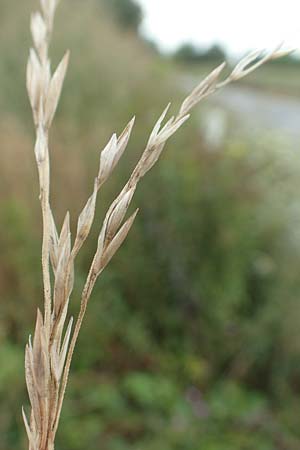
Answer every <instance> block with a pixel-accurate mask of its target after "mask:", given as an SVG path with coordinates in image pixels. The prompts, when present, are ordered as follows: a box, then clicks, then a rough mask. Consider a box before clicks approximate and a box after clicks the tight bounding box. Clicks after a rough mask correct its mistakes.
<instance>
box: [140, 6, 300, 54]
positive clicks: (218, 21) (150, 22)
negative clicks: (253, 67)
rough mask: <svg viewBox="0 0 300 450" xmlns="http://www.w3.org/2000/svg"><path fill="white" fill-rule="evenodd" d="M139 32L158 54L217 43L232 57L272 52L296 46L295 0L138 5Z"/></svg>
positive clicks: (299, 29) (299, 19)
mask: <svg viewBox="0 0 300 450" xmlns="http://www.w3.org/2000/svg"><path fill="white" fill-rule="evenodd" d="M138 2H139V3H140V4H141V5H142V7H143V9H144V11H145V22H144V28H143V29H144V32H145V34H146V35H147V36H149V37H150V38H151V39H154V40H155V41H156V42H158V43H159V44H160V45H161V46H162V48H163V49H166V50H172V49H174V48H176V47H177V46H178V45H179V44H180V43H183V42H190V41H191V42H194V43H196V44H200V45H203V46H206V45H211V44H212V43H215V42H219V43H222V44H223V45H224V46H225V47H226V48H227V49H228V50H230V51H231V52H233V53H236V54H238V53H243V52H245V51H247V50H249V49H253V48H261V47H263V48H265V47H266V48H271V47H274V46H276V45H277V44H278V43H280V42H281V41H285V42H286V43H287V45H288V46H292V47H300V1H299V0H284V1H279V0H206V1H202V0H138Z"/></svg>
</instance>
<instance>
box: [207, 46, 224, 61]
mask: <svg viewBox="0 0 300 450" xmlns="http://www.w3.org/2000/svg"><path fill="white" fill-rule="evenodd" d="M201 58H202V59H206V60H207V61H224V59H226V53H225V50H224V49H223V48H222V47H221V46H220V45H219V44H214V45H212V46H211V47H210V48H209V49H208V50H207V51H206V52H204V53H202V56H201Z"/></svg>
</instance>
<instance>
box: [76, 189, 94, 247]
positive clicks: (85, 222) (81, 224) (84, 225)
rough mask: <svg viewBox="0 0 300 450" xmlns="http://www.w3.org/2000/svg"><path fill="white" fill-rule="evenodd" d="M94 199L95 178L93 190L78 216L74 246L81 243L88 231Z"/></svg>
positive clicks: (90, 224) (92, 218)
mask: <svg viewBox="0 0 300 450" xmlns="http://www.w3.org/2000/svg"><path fill="white" fill-rule="evenodd" d="M96 200H97V180H95V184H94V192H93V194H92V195H91V197H90V198H89V199H88V201H87V203H86V205H85V207H84V208H83V210H82V212H81V214H80V216H79V218H78V224H77V234H76V240H75V244H74V248H76V247H77V246H78V245H79V244H81V243H82V242H83V241H84V240H85V239H86V238H87V236H88V234H89V232H90V229H91V226H92V223H93V220H94V215H95V207H96Z"/></svg>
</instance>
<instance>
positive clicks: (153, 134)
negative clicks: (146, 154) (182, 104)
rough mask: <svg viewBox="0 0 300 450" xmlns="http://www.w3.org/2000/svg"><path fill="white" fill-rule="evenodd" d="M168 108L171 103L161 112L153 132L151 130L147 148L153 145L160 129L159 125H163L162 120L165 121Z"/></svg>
mask: <svg viewBox="0 0 300 450" xmlns="http://www.w3.org/2000/svg"><path fill="white" fill-rule="evenodd" d="M170 106H171V103H169V104H168V105H167V107H166V109H165V110H164V111H163V113H162V115H161V116H160V117H159V119H158V121H157V122H156V124H155V125H154V127H153V130H152V132H151V134H150V138H149V140H148V147H152V146H153V145H154V144H155V142H156V138H157V135H158V133H159V130H160V128H161V124H162V123H163V121H164V119H165V117H166V115H167V113H168V111H169V109H170Z"/></svg>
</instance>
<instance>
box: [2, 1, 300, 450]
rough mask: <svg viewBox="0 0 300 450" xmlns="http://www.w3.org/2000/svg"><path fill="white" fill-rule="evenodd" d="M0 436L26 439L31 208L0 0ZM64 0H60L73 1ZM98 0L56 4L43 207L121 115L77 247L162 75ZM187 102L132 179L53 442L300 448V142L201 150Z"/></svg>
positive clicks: (12, 48)
mask: <svg viewBox="0 0 300 450" xmlns="http://www.w3.org/2000/svg"><path fill="white" fill-rule="evenodd" d="M103 1H104V0H103ZM0 5H1V15H0V24H1V27H0V54H1V60H0V81H1V92H0V99H1V109H0V115H1V120H0V129H1V139H2V140H1V142H2V145H1V155H0V171H1V176H0V205H1V216H0V217H1V218H0V298H1V306H0V361H1V364H0V404H1V407H0V434H1V440H0V450H9V449H14V448H21V447H23V448H26V439H25V433H24V432H23V427H22V423H21V414H20V409H21V405H22V404H24V405H28V400H27V396H26V392H25V383H24V374H23V372H24V369H23V349H24V344H25V341H26V340H27V337H28V334H29V333H32V331H33V324H34V319H35V314H36V308H37V306H38V305H39V306H41V303H42V299H41V292H42V289H41V271H40V245H41V244H40V241H41V219H40V211H39V202H38V185H37V175H36V171H35V164H34V156H33V151H32V145H33V130H32V124H31V114H30V110H29V106H28V101H27V98H26V93H25V87H24V85H25V82H24V78H25V66H26V55H27V51H28V47H29V45H30V37H29V32H28V17H29V11H31V10H32V8H33V6H34V5H35V6H36V5H37V2H34V1H28V2H22V3H20V2H18V1H17V0H1V1H0ZM74 5H75V6H74ZM102 6H103V5H102V1H101V0H85V2H84V6H83V5H82V3H81V2H79V1H75V0H73V2H72V4H71V2H70V1H68V0H64V1H63V2H61V6H60V8H59V14H58V19H57V28H56V34H55V40H54V45H53V49H52V51H53V54H54V63H56V62H57V61H58V58H59V57H60V56H61V54H62V52H63V50H64V49H65V48H70V49H71V53H72V59H71V65H70V70H69V74H68V76H67V80H66V85H65V90H64V94H63V97H62V102H61V106H60V109H59V111H58V114H57V119H56V122H55V126H54V128H53V132H52V134H51V144H52V145H51V151H52V169H53V170H52V174H53V181H52V201H53V205H54V209H55V211H56V218H57V220H58V222H59V223H61V221H62V217H63V215H64V213H65V209H66V208H67V207H68V208H69V209H70V212H71V216H72V217H73V228H74V226H75V224H76V220H75V217H76V214H78V212H79V211H80V210H81V208H82V206H83V204H84V202H85V199H86V198H87V196H88V195H89V192H90V191H91V189H92V184H93V177H94V175H95V167H97V165H98V158H99V150H100V149H101V148H103V146H104V144H105V142H106V141H107V140H108V138H109V136H110V135H111V133H112V132H113V131H116V130H117V131H119V130H121V129H122V128H123V127H124V125H125V124H126V123H127V122H128V120H129V119H130V118H131V116H132V115H134V114H136V115H137V123H136V129H135V132H134V134H133V137H132V142H131V144H130V146H129V148H128V152H127V154H126V155H125V156H124V158H123V160H122V162H121V164H120V167H119V168H118V170H116V172H115V176H114V177H113V179H111V180H110V181H109V182H108V184H107V186H106V188H105V190H104V191H103V194H102V202H101V204H100V205H99V212H98V215H97V217H96V226H95V229H94V231H93V233H92V236H91V239H90V240H89V241H88V243H87V246H86V248H85V250H84V251H83V254H82V257H81V259H80V261H79V265H78V267H77V274H76V287H75V295H74V298H73V304H72V313H74V314H75V313H76V311H77V310H78V306H79V305H78V299H79V294H80V289H81V287H82V284H83V282H84V277H85V275H86V273H87V270H88V265H89V262H90V259H91V255H92V252H93V249H94V247H95V241H96V239H97V231H98V230H99V227H100V224H101V217H102V214H103V212H104V211H105V208H106V206H107V205H108V202H109V200H110V199H111V198H112V196H113V195H115V194H116V193H117V192H118V190H119V189H120V187H121V186H122V183H123V182H124V180H125V179H126V177H127V176H128V173H129V170H130V168H131V167H133V165H134V162H135V161H136V160H137V157H138V155H139V154H140V152H141V151H142V149H143V146H144V144H145V142H146V139H147V137H148V134H149V131H150V129H151V127H152V125H153V123H154V121H155V119H156V118H157V117H158V115H159V114H160V112H161V110H162V109H163V108H164V107H165V105H166V103H167V102H168V101H169V99H174V105H173V107H174V108H175V106H176V105H177V104H178V102H179V99H180V98H182V94H181V93H180V92H178V82H177V79H176V74H175V73H174V72H171V70H170V66H169V65H168V64H165V63H164V62H163V61H161V60H160V59H159V58H158V56H154V55H153V53H152V52H151V51H150V50H149V48H148V46H147V45H145V44H144V43H143V42H142V41H140V40H139V39H138V38H137V36H136V35H135V34H134V33H128V32H127V31H124V29H118V27H117V26H116V25H115V24H114V21H112V20H111V18H109V15H106V13H105V12H104V11H105V10H104V9H103V8H102V9H101V7H102ZM199 121H201V116H198V115H197V114H196V115H195V117H194V119H193V121H191V122H190V123H189V124H188V125H187V126H186V127H185V130H184V131H181V132H180V133H179V134H178V135H177V138H176V139H174V140H173V141H172V142H171V144H170V145H168V147H169V150H170V151H167V152H166V153H165V155H164V156H163V158H162V161H161V163H160V164H159V165H158V166H157V167H156V169H155V170H154V171H153V173H151V174H150V176H149V177H148V178H147V179H146V180H145V181H144V183H143V185H142V186H141V187H140V190H139V191H138V194H137V199H136V205H139V206H140V214H139V217H138V220H137V222H136V224H135V227H134V229H133V230H132V232H131V234H130V236H129V238H128V240H127V242H126V244H125V245H124V246H123V248H122V249H121V251H120V252H119V253H118V255H117V256H116V257H115V259H114V261H113V262H112V263H111V265H110V267H109V268H108V269H107V270H106V272H105V273H104V274H103V276H102V277H101V279H100V281H99V282H98V284H97V287H96V289H95V293H94V295H93V298H92V301H91V303H90V308H89V313H88V315H87V319H86V323H85V326H84V327H83V331H82V334H81V338H80V341H79V345H78V348H77V352H76V355H75V359H74V364H73V370H72V377H71V380H70V385H69V389H68V395H67V398H66V403H65V407H64V411H63V417H62V422H61V427H60V431H59V435H58V440H57V450H63V449H74V450H77V449H78V450H81V449H83V448H85V449H86V450H88V449H95V448H97V449H99V450H100V449H101V450H129V449H130V450H132V449H135V450H176V449H178V450H233V449H234V450H257V449H259V450H274V449H276V450H298V449H299V448H300V431H299V417H300V402H299V389H300V327H299V324H300V304H299V293H300V277H299V267H300V245H299V237H300V236H299V232H298V223H299V222H298V221H297V220H298V218H299V201H298V195H299V171H300V164H299V155H297V154H295V153H293V152H291V151H289V150H288V149H286V148H284V146H282V143H278V142H276V140H275V138H272V137H269V138H262V137H257V136H253V139H252V140H250V139H248V140H247V141H245V140H241V139H239V138H234V139H233V138H232V139H224V142H223V145H222V149H220V150H219V151H213V150H212V149H210V148H208V146H207V144H205V141H204V139H203V137H202V136H201V133H200V131H199Z"/></svg>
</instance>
